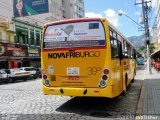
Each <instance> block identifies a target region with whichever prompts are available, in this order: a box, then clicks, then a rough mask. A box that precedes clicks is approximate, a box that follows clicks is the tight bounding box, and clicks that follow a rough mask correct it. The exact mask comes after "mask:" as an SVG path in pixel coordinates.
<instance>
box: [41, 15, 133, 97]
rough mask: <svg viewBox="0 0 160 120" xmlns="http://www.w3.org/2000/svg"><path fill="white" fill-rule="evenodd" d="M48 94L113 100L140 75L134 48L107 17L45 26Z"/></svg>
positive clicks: (44, 65) (44, 78)
mask: <svg viewBox="0 0 160 120" xmlns="http://www.w3.org/2000/svg"><path fill="white" fill-rule="evenodd" d="M42 35H43V36H42V38H43V40H42V49H41V66H42V69H43V70H42V81H43V83H42V87H43V93H44V94H45V95H48V94H51V95H64V96H92V97H108V98H113V97H116V96H119V95H120V94H121V93H125V91H126V90H127V86H128V84H129V83H130V82H131V81H132V80H134V76H135V74H136V60H135V58H136V51H135V48H134V46H133V45H132V44H131V43H130V42H129V41H128V40H127V39H126V38H125V37H124V36H123V35H122V34H121V33H120V32H119V31H118V30H117V29H116V28H115V27H114V26H112V25H111V24H110V23H109V22H108V20H107V19H105V18H78V19H69V20H62V21H57V22H51V23H47V24H45V25H44V26H43V33H42Z"/></svg>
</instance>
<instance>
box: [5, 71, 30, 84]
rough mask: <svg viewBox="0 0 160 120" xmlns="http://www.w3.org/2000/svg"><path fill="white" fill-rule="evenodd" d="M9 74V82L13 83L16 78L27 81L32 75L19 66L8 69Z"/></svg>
mask: <svg viewBox="0 0 160 120" xmlns="http://www.w3.org/2000/svg"><path fill="white" fill-rule="evenodd" d="M6 72H7V74H8V79H9V82H10V83H12V82H14V81H15V80H24V81H26V80H27V79H28V78H29V77H30V73H29V72H27V71H24V70H20V69H19V68H14V69H8V70H6Z"/></svg>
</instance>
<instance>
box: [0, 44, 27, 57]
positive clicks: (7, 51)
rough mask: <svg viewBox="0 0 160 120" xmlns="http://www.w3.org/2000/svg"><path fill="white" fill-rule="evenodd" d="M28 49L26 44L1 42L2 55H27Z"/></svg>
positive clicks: (0, 51)
mask: <svg viewBox="0 0 160 120" xmlns="http://www.w3.org/2000/svg"><path fill="white" fill-rule="evenodd" d="M26 51H27V47H26V46H25V45H20V44H8V43H0V56H10V57H27V53H26Z"/></svg>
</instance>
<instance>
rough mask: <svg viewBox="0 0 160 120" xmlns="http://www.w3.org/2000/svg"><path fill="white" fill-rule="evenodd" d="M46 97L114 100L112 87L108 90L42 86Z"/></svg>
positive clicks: (107, 88) (108, 87)
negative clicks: (104, 98) (60, 96)
mask: <svg viewBox="0 0 160 120" xmlns="http://www.w3.org/2000/svg"><path fill="white" fill-rule="evenodd" d="M42 88H43V93H44V94H45V95H63V96H88V97H89V96H90V97H108V98H113V95H112V86H107V87H106V88H67V87H63V88H62V87H46V86H45V85H42Z"/></svg>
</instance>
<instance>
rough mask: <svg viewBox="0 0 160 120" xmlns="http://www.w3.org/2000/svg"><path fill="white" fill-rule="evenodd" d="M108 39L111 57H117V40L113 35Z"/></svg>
mask: <svg viewBox="0 0 160 120" xmlns="http://www.w3.org/2000/svg"><path fill="white" fill-rule="evenodd" d="M110 40H111V57H112V58H119V55H118V44H117V40H116V39H114V38H113V37H111V38H110Z"/></svg>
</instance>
